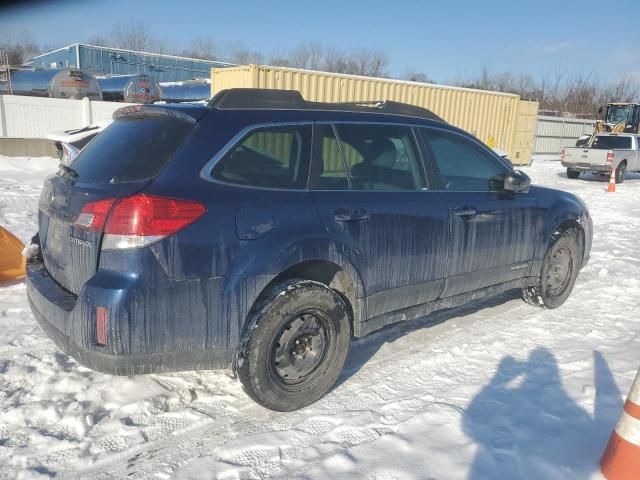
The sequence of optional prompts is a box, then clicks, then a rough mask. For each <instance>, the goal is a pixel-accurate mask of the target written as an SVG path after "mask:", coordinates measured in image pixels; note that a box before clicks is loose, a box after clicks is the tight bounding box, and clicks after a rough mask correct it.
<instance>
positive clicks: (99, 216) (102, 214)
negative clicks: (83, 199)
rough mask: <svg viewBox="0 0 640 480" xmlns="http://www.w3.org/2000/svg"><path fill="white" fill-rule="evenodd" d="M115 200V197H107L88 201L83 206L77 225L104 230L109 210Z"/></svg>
mask: <svg viewBox="0 0 640 480" xmlns="http://www.w3.org/2000/svg"><path fill="white" fill-rule="evenodd" d="M115 201H116V199H115V198H107V199H105V200H98V201H97V202H89V203H87V204H86V205H85V206H84V207H82V210H81V211H80V214H79V215H78V218H76V221H75V225H77V226H78V227H82V228H88V229H89V230H98V231H102V229H103V227H104V224H105V222H106V221H107V215H108V214H109V210H111V206H112V205H113V203H114V202H115Z"/></svg>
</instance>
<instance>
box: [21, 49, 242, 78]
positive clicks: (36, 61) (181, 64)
mask: <svg viewBox="0 0 640 480" xmlns="http://www.w3.org/2000/svg"><path fill="white" fill-rule="evenodd" d="M27 65H29V66H32V67H36V68H38V67H40V68H79V69H81V70H84V71H87V72H89V73H91V74H93V75H111V74H115V75H125V74H133V73H146V74H147V75H149V76H150V77H151V78H152V79H153V80H155V81H156V82H177V81H182V80H191V79H193V78H210V77H211V68H212V67H228V66H233V64H230V63H225V62H215V61H212V60H201V59H198V58H188V57H179V56H176V55H165V54H161V53H147V52H136V51H132V50H123V49H121V48H111V47H98V46H95V45H86V44H82V43H74V44H72V45H69V46H67V47H63V48H59V49H57V50H53V51H51V52H48V53H43V54H42V55H38V56H37V57H34V58H33V60H31V62H29V63H28V64H27Z"/></svg>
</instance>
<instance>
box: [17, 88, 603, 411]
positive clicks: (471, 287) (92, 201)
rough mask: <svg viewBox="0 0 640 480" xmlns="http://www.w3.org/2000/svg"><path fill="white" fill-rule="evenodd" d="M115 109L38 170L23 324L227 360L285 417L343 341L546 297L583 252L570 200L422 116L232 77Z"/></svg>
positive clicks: (558, 298)
mask: <svg viewBox="0 0 640 480" xmlns="http://www.w3.org/2000/svg"><path fill="white" fill-rule="evenodd" d="M114 120H115V121H114V122H113V124H112V125H110V126H109V127H108V128H106V129H105V130H104V131H103V132H102V133H101V134H100V135H98V136H96V137H95V138H94V139H93V140H92V141H91V142H90V143H88V144H87V146H86V147H85V148H84V149H83V150H82V151H81V152H80V153H79V155H78V156H77V157H76V158H75V159H74V160H73V161H72V163H71V164H70V165H68V166H67V165H65V166H62V167H61V169H60V171H59V172H58V173H57V174H56V175H53V176H51V177H49V178H47V179H46V181H45V185H44V188H43V191H42V195H41V198H40V203H39V210H40V211H39V234H38V235H37V236H36V237H35V239H34V242H36V243H38V244H39V246H40V254H39V255H37V256H35V257H33V258H31V259H30V261H29V263H28V280H27V292H28V296H29V301H30V304H31V307H32V310H33V312H34V314H35V316H36V318H37V320H38V322H39V323H40V325H41V326H42V328H43V329H44V330H45V332H46V333H47V334H48V335H49V336H50V337H51V338H52V339H53V340H54V341H55V342H56V344H57V345H58V346H59V347H60V348H61V349H62V350H64V351H65V352H67V353H68V354H70V355H72V356H73V357H74V358H76V359H77V360H78V362H80V363H81V364H83V365H86V366H88V367H90V368H92V369H95V370H99V371H102V372H108V373H112V374H117V375H132V374H139V373H151V372H159V371H176V370H189V369H208V368H229V367H231V368H233V370H234V371H235V372H236V373H237V375H238V377H239V379H240V380H241V382H242V384H243V386H244V388H245V391H246V392H247V393H248V394H249V395H250V396H251V397H252V398H253V399H254V400H256V401H257V402H259V403H260V404H262V405H264V406H266V407H268V408H271V409H275V410H293V409H296V408H300V407H303V406H305V405H307V404H309V403H312V402H314V401H315V400H317V399H319V398H320V397H322V396H323V395H324V394H325V393H326V392H327V391H329V390H330V389H331V387H332V386H333V384H334V383H335V381H336V379H337V378H338V375H339V374H340V371H341V369H342V366H343V363H344V360H345V357H346V355H347V350H348V347H349V342H350V340H351V338H352V337H362V336H364V335H366V334H368V333H370V332H373V331H375V330H378V329H380V328H381V327H383V326H385V325H388V324H391V323H394V322H398V321H401V320H408V319H413V318H417V317H421V316H424V315H426V314H428V313H430V312H431V311H433V310H437V309H442V308H448V307H453V306H455V305H460V304H463V303H466V302H469V301H471V300H476V299H478V298H482V297H486V296H488V295H494V294H498V293H501V292H504V291H506V290H509V289H514V288H520V289H522V290H523V292H524V299H525V300H526V301H528V302H530V303H533V304H537V305H540V306H543V307H547V308H555V307H558V306H559V305H561V304H562V303H563V302H564V301H565V300H566V298H567V297H568V295H569V293H570V292H571V289H572V288H573V285H574V282H575V280H576V276H577V275H578V271H579V269H580V268H581V267H582V266H583V265H584V264H585V263H586V262H587V260H588V256H589V251H590V248H591V240H592V226H591V225H592V224H591V220H590V217H589V214H588V212H587V209H586V208H585V205H584V204H583V203H582V202H581V201H580V200H579V199H578V198H576V197H575V196H573V195H571V194H569V193H566V192H562V191H557V190H551V189H547V188H541V187H536V186H530V185H529V183H530V182H529V179H528V177H527V176H526V174H524V173H522V172H520V171H517V170H513V167H512V166H511V165H510V164H509V163H508V162H506V161H505V160H504V159H502V158H500V157H499V156H498V155H496V154H495V153H494V152H493V151H492V150H490V149H489V148H487V147H486V146H485V145H484V144H483V143H481V142H480V141H478V140H477V139H476V138H475V137H473V136H472V135H470V134H468V133H466V132H464V131H462V130H460V129H458V128H455V127H453V126H451V125H448V124H447V123H445V122H444V121H442V120H441V119H439V118H438V117H437V116H435V115H433V114H432V113H430V112H429V111H426V110H423V109H419V108H416V107H411V106H409V105H403V104H398V103H394V102H381V103H379V104H376V105H370V106H358V105H349V104H323V103H314V102H307V101H305V100H303V99H302V97H301V96H300V94H299V93H297V92H289V91H269V90H249V89H233V90H227V91H223V92H220V93H219V94H218V95H217V96H215V97H214V98H213V99H212V100H211V101H210V102H209V104H208V105H162V106H160V105H152V106H149V105H145V106H131V107H125V108H122V109H120V110H118V111H117V112H116V113H115V114H114Z"/></svg>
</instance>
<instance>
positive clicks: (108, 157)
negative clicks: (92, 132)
mask: <svg viewBox="0 0 640 480" xmlns="http://www.w3.org/2000/svg"><path fill="white" fill-rule="evenodd" d="M192 129H193V124H191V123H189V122H186V121H181V120H176V119H171V118H128V119H127V118H125V119H121V120H117V121H115V122H113V123H112V124H111V125H109V126H108V127H107V128H106V129H105V130H104V131H103V132H101V133H100V134H98V135H97V136H96V137H95V138H94V139H93V140H92V141H91V142H89V143H88V144H87V145H86V147H85V148H83V149H82V150H81V152H80V154H79V155H78V156H77V157H76V159H75V160H74V161H73V163H72V165H71V167H72V168H73V169H74V170H75V171H76V172H77V173H78V180H79V181H82V182H89V183H124V182H133V181H137V180H144V179H147V178H152V177H155V176H156V175H158V174H159V173H160V171H161V170H162V168H163V167H164V166H165V165H166V164H167V162H168V161H169V159H170V158H171V157H172V156H173V154H174V153H175V152H176V150H177V149H178V147H179V146H180V145H181V144H182V143H183V142H184V141H185V139H186V138H187V135H189V133H190V132H191V131H192Z"/></svg>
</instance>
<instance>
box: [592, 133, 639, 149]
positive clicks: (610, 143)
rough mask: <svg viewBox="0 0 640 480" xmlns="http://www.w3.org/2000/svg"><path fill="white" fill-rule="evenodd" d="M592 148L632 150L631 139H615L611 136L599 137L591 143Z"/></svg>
mask: <svg viewBox="0 0 640 480" xmlns="http://www.w3.org/2000/svg"><path fill="white" fill-rule="evenodd" d="M591 148H597V149H601V150H616V149H618V150H625V149H627V150H630V149H631V137H614V136H609V135H602V136H600V135H597V136H596V138H594V139H593V143H591Z"/></svg>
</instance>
